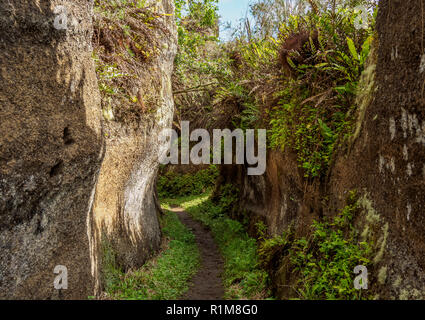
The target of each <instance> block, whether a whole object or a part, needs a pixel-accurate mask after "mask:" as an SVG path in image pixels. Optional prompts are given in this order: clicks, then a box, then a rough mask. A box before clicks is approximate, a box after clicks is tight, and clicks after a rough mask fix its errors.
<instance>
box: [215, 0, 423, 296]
mask: <svg viewBox="0 0 425 320" xmlns="http://www.w3.org/2000/svg"><path fill="white" fill-rule="evenodd" d="M421 12H422V13H423V12H424V7H423V4H422V3H421V1H415V0H407V1H399V0H393V1H389V0H381V1H380V3H379V14H378V18H377V41H376V43H375V52H373V53H372V54H371V57H370V59H369V60H370V61H369V66H368V68H367V69H366V71H365V73H364V74H363V78H362V82H361V86H362V91H361V94H359V97H358V120H357V124H356V128H355V130H354V133H353V136H352V137H351V140H350V141H349V142H348V143H346V144H344V145H342V146H341V147H340V148H339V149H338V150H337V151H336V155H335V157H334V161H333V163H332V165H331V168H330V170H329V174H328V176H327V177H326V179H323V180H321V181H306V180H305V179H304V178H303V173H302V172H301V171H300V169H299V168H298V164H297V161H296V156H295V155H294V154H291V152H287V153H285V154H282V153H281V152H278V151H272V152H269V154H268V158H267V160H268V162H267V171H266V173H265V174H264V175H263V176H261V177H248V176H246V172H245V168H244V167H242V166H239V167H236V168H227V169H226V168H223V169H222V176H223V177H222V179H223V181H224V182H233V183H236V184H237V185H238V187H239V189H240V195H241V199H240V207H239V209H238V215H239V216H238V218H239V219H243V218H244V217H249V218H250V222H251V223H250V231H251V232H252V233H254V231H255V227H254V225H255V223H256V222H257V221H259V220H261V221H263V222H265V223H266V225H267V226H268V230H269V232H270V234H271V235H278V234H281V233H282V232H283V231H284V230H286V229H288V228H289V227H290V226H291V227H292V228H294V230H295V233H296V235H298V236H305V235H306V234H307V233H308V232H309V227H310V225H311V222H312V220H313V219H317V218H320V217H323V216H326V215H329V216H334V215H335V214H336V213H338V212H340V211H341V209H342V208H344V206H345V205H346V203H345V201H346V198H347V195H348V193H349V192H350V191H351V190H357V191H358V194H359V206H360V209H361V210H360V212H359V213H358V217H356V221H355V224H356V226H357V227H358V228H359V229H360V231H361V233H362V237H364V238H365V239H367V240H369V241H372V242H373V243H374V256H373V261H372V262H373V267H372V270H369V281H370V284H369V292H368V293H369V294H372V295H373V296H374V297H375V298H378V299H423V298H425V277H424V274H425V273H424V271H425V256H424V254H423V253H424V252H425V236H424V235H425V230H424V228H425V223H424V222H425V221H424V219H425V218H424V215H423V210H424V206H425V202H424V201H425V200H424V194H425V165H424V160H423V159H424V158H425V122H424V121H425V111H424V110H425V109H424V103H425V100H424V94H425V93H424V92H425V87H424V76H425V73H424V71H425V48H424V42H425V36H424V34H425V32H424V30H425V26H424V23H423V21H424V20H423V15H421V14H420V13H421ZM286 262H287V261H286V260H285V259H284V260H283V261H282V262H281V264H280V267H279V268H277V269H276V270H275V273H274V274H273V275H272V280H273V282H274V287H275V289H276V293H277V295H278V296H279V297H281V298H287V297H289V296H290V293H289V291H288V289H286V288H287V287H288V285H290V284H291V283H292V281H294V279H293V278H292V277H293V276H292V274H291V272H290V270H289V269H288V268H286V265H285V263H286Z"/></svg>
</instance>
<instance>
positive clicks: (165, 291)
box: [104, 212, 200, 300]
mask: <svg viewBox="0 0 425 320" xmlns="http://www.w3.org/2000/svg"><path fill="white" fill-rule="evenodd" d="M161 224H162V226H163V229H162V230H163V233H164V236H166V237H167V238H168V239H169V240H170V241H169V243H168V247H167V248H166V249H165V250H164V251H163V252H162V253H161V254H160V255H159V257H158V258H156V259H154V260H151V261H149V262H148V263H147V264H145V265H144V266H143V267H142V268H141V269H139V270H137V271H130V272H127V273H123V272H122V271H121V270H119V268H117V267H116V266H115V263H114V258H113V254H112V253H111V251H110V250H109V251H108V250H107V253H106V255H105V256H106V262H107V266H106V268H104V269H105V270H106V277H105V278H106V292H107V293H108V296H109V297H110V298H112V299H120V300H175V299H178V298H180V297H181V296H182V295H183V294H184V293H185V292H186V291H187V290H188V282H189V280H190V279H191V278H192V276H193V275H194V274H195V273H196V271H197V269H198V268H199V263H200V255H199V251H198V247H197V245H196V242H195V237H194V235H193V234H192V233H191V232H190V231H189V230H188V229H187V228H186V227H185V226H184V225H183V224H182V223H181V222H180V220H179V219H178V217H177V215H176V214H175V213H172V212H166V213H165V215H164V216H163V217H162V219H161Z"/></svg>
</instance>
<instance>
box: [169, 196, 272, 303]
mask: <svg viewBox="0 0 425 320" xmlns="http://www.w3.org/2000/svg"><path fill="white" fill-rule="evenodd" d="M209 196H210V195H209V194H203V195H197V196H188V197H182V198H178V199H164V200H163V204H164V206H165V207H168V208H171V207H173V206H177V207H182V208H183V209H184V210H185V211H186V212H188V213H189V214H190V216H191V217H192V218H193V219H194V220H196V221H199V222H201V223H202V225H204V226H205V227H206V228H208V229H209V230H211V233H212V235H213V237H214V241H215V243H216V244H217V246H218V248H219V251H220V253H221V255H222V256H223V258H224V272H223V275H222V280H223V285H224V298H225V299H231V300H232V299H265V298H268V297H269V296H270V293H269V292H268V290H267V280H268V275H267V273H266V272H265V271H264V270H262V269H261V268H259V263H258V255H257V244H256V240H255V239H253V238H250V237H249V236H248V234H247V233H246V231H245V229H244V227H243V225H242V224H241V223H240V222H238V221H235V220H232V219H229V218H227V217H226V215H225V214H224V213H223V212H222V209H221V208H220V207H219V206H217V205H215V204H213V203H212V202H211V201H210V199H209Z"/></svg>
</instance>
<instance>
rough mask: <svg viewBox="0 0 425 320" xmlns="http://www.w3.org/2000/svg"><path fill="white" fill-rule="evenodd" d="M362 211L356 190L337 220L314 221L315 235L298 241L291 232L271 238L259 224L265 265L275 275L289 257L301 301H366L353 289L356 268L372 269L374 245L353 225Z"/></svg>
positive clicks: (296, 296) (260, 247) (262, 258)
mask: <svg viewBox="0 0 425 320" xmlns="http://www.w3.org/2000/svg"><path fill="white" fill-rule="evenodd" d="M357 211H358V199H357V196H356V192H355V191H353V192H351V194H350V195H349V197H348V199H347V206H346V207H345V208H344V209H343V211H342V212H341V213H340V214H339V215H338V216H336V217H335V218H333V219H324V220H323V221H314V222H313V225H312V226H311V229H312V232H311V235H310V236H309V237H308V238H306V237H302V238H295V237H294V235H293V234H292V233H291V230H289V231H287V232H285V233H284V234H283V235H281V236H275V237H272V238H268V237H267V235H266V228H265V226H264V225H263V224H261V223H260V224H258V228H259V233H260V239H261V241H260V244H259V255H260V260H261V264H262V266H263V267H264V268H265V269H267V270H270V271H272V272H273V268H274V266H273V263H276V259H277V260H278V261H280V262H281V261H282V259H285V257H289V260H288V262H287V265H288V266H289V268H291V269H292V272H294V273H295V274H296V275H297V279H298V280H297V281H296V282H295V283H294V291H295V292H296V295H295V296H294V298H300V299H308V300H312V299H332V300H334V299H344V300H346V299H365V298H368V297H367V296H362V291H361V290H356V289H355V288H354V286H353V280H354V276H353V273H352V272H353V269H354V267H355V266H357V265H359V264H361V265H363V266H369V264H370V259H371V252H372V246H371V244H370V243H368V242H366V241H362V240H361V237H360V234H359V232H358V230H356V228H354V226H353V224H352V222H353V219H354V217H355V214H356V213H357Z"/></svg>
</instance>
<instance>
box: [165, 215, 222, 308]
mask: <svg viewBox="0 0 425 320" xmlns="http://www.w3.org/2000/svg"><path fill="white" fill-rule="evenodd" d="M172 211H173V212H176V213H177V214H178V216H179V218H180V220H181V222H182V223H183V224H184V225H185V226H186V227H188V228H189V229H190V230H191V231H192V232H193V234H194V235H195V237H196V243H197V245H198V248H199V252H200V254H201V267H200V269H199V270H198V273H196V274H195V276H194V277H193V278H192V281H191V284H190V286H189V291H188V292H187V293H186V294H185V295H184V296H183V298H182V300H221V299H223V295H224V289H223V284H222V280H221V277H220V275H221V273H222V272H223V266H224V264H223V259H222V257H221V254H220V252H219V251H218V247H217V245H216V244H215V242H214V239H213V237H212V235H211V232H210V231H209V230H208V229H206V228H205V227H204V226H203V225H202V224H201V223H199V222H196V221H195V220H193V219H192V218H191V217H190V215H189V214H188V213H187V212H185V211H184V210H183V209H182V208H173V209H172Z"/></svg>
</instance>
